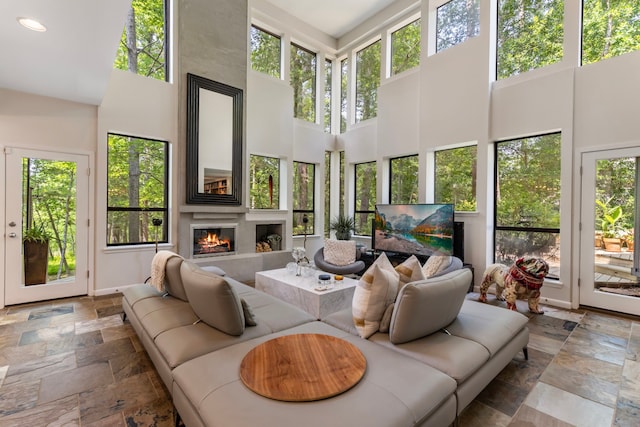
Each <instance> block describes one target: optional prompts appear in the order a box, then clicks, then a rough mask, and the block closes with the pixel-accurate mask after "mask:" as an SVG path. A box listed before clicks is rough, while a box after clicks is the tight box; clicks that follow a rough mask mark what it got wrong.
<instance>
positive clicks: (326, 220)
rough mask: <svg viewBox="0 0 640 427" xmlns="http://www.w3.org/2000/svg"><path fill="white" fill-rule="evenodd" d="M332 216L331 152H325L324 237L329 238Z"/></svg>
mask: <svg viewBox="0 0 640 427" xmlns="http://www.w3.org/2000/svg"><path fill="white" fill-rule="evenodd" d="M330 215H331V151H325V152H324V237H329V216H330Z"/></svg>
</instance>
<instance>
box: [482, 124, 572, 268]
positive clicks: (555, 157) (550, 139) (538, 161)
mask: <svg viewBox="0 0 640 427" xmlns="http://www.w3.org/2000/svg"><path fill="white" fill-rule="evenodd" d="M560 146H561V134H560V133H553V134H548V135H540V136H533V137H529V138H522V139H514V140H511V141H504V142H499V143H497V144H496V168H497V169H496V184H495V186H496V198H495V212H496V225H495V259H496V262H500V263H505V264H510V263H512V262H514V261H515V260H516V259H517V258H519V257H521V256H525V255H527V256H535V257H539V258H543V259H545V260H546V261H547V262H548V263H549V266H550V267H551V272H550V273H551V274H550V275H549V277H553V276H554V272H557V271H558V267H559V265H560Z"/></svg>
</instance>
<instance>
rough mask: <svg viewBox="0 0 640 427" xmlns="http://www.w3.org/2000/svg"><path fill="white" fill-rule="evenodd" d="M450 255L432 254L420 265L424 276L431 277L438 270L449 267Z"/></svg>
mask: <svg viewBox="0 0 640 427" xmlns="http://www.w3.org/2000/svg"><path fill="white" fill-rule="evenodd" d="M449 264H451V257H450V256H448V255H432V256H430V257H429V259H428V260H427V261H426V262H425V263H424V265H423V266H422V272H423V273H424V277H425V278H427V279H428V278H429V277H433V276H435V275H437V274H438V273H439V272H441V271H442V270H444V269H445V268H447V267H449Z"/></svg>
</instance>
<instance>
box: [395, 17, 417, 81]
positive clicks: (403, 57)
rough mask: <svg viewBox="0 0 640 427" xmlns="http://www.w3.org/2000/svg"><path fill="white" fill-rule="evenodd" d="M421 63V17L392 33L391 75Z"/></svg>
mask: <svg viewBox="0 0 640 427" xmlns="http://www.w3.org/2000/svg"><path fill="white" fill-rule="evenodd" d="M418 65H420V19H416V20H415V21H413V22H412V23H410V24H408V25H405V26H404V27H402V28H400V29H399V30H398V31H394V32H393V33H391V75H392V76H393V75H396V74H400V73H401V72H403V71H407V70H409V69H411V68H414V67H417V66H418Z"/></svg>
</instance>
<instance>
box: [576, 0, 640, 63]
mask: <svg viewBox="0 0 640 427" xmlns="http://www.w3.org/2000/svg"><path fill="white" fill-rule="evenodd" d="M634 50H640V1H638V0H584V2H583V24H582V63H583V64H590V63H593V62H598V61H600V60H602V59H607V58H611V57H614V56H618V55H622V54H625V53H627V52H632V51H634Z"/></svg>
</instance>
